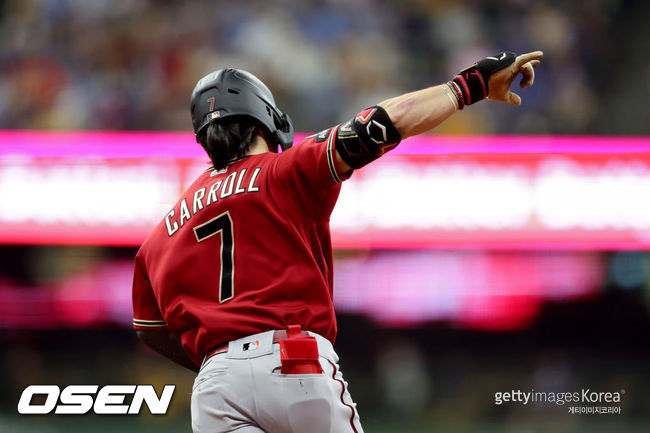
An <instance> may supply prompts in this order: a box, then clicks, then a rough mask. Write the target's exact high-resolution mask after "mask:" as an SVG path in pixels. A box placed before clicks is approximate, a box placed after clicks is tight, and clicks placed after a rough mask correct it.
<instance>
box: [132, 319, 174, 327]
mask: <svg viewBox="0 0 650 433" xmlns="http://www.w3.org/2000/svg"><path fill="white" fill-rule="evenodd" d="M133 326H134V327H139V328H163V327H166V326H167V323H166V322H165V321H164V320H143V319H135V318H134V319H133Z"/></svg>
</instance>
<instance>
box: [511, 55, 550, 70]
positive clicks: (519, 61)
mask: <svg viewBox="0 0 650 433" xmlns="http://www.w3.org/2000/svg"><path fill="white" fill-rule="evenodd" d="M543 55H544V53H543V52H541V51H532V52H530V53H526V54H522V55H520V56H518V57H517V59H516V60H515V64H516V65H517V68H519V67H521V65H523V64H524V63H528V62H530V61H531V60H539V59H541V58H542V56H543Z"/></svg>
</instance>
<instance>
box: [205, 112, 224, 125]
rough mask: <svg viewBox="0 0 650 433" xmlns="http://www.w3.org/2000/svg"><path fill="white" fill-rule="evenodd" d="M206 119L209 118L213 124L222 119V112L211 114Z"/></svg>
mask: <svg viewBox="0 0 650 433" xmlns="http://www.w3.org/2000/svg"><path fill="white" fill-rule="evenodd" d="M206 117H207V118H208V122H212V121H213V120H214V119H218V118H219V117H221V112H220V111H215V112H213V113H209V114H208V115H207V116H206Z"/></svg>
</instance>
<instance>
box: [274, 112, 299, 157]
mask: <svg viewBox="0 0 650 433" xmlns="http://www.w3.org/2000/svg"><path fill="white" fill-rule="evenodd" d="M278 122H279V125H278V128H277V129H276V130H275V132H274V133H273V139H274V141H275V142H276V144H279V145H280V148H282V150H283V151H284V150H287V149H289V148H290V147H291V146H292V145H293V133H294V130H293V122H292V121H291V118H290V117H289V115H288V114H286V113H280V117H279V118H278Z"/></svg>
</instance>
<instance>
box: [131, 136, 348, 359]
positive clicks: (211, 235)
mask: <svg viewBox="0 0 650 433" xmlns="http://www.w3.org/2000/svg"><path fill="white" fill-rule="evenodd" d="M316 144H317V143H315V142H314V140H307V142H304V143H303V144H300V145H298V146H296V147H294V148H292V149H290V150H288V151H286V152H283V153H281V154H275V153H270V152H267V153H263V154H258V155H250V156H248V157H245V158H242V159H241V160H238V161H236V162H234V163H231V164H230V165H229V166H228V167H227V168H226V169H224V170H220V171H215V170H208V171H206V172H204V173H202V174H201V175H200V176H199V177H198V178H197V179H196V181H195V182H194V183H193V184H192V185H191V186H190V188H188V190H187V191H186V192H185V193H184V194H183V196H182V197H181V198H180V200H179V201H178V202H177V203H176V204H175V206H174V207H173V208H172V209H171V210H170V211H169V212H168V213H167V215H166V216H165V218H164V219H163V221H161V223H160V224H159V225H158V226H157V227H156V229H155V230H154V231H153V232H152V234H151V235H150V236H149V237H148V238H147V240H146V241H145V242H144V243H143V245H142V248H141V249H140V251H139V252H138V257H137V259H136V261H137V262H138V265H139V266H140V267H142V268H143V269H142V271H143V272H144V274H145V275H146V276H147V277H148V280H149V283H150V285H151V288H152V289H153V292H154V293H155V297H156V300H157V302H158V306H159V309H160V313H161V314H162V318H163V320H164V321H165V323H166V325H167V327H168V328H169V329H170V330H171V331H172V332H174V333H176V334H177V335H179V336H180V337H181V340H182V341H183V344H184V346H185V348H186V349H189V352H190V353H192V354H193V355H194V356H195V361H196V360H199V358H200V357H201V356H202V355H203V354H205V353H206V352H207V351H209V350H211V349H213V348H214V347H215V346H217V345H219V344H222V343H224V342H226V341H230V340H233V339H236V338H239V337H242V336H245V335H250V334H254V333H257V332H262V331H266V330H269V329H281V328H284V327H286V325H287V324H291V323H301V324H303V326H304V327H305V328H307V329H310V330H313V331H314V332H317V333H319V334H321V335H323V336H325V337H327V338H329V339H331V340H333V339H334V336H335V333H336V323H335V319H334V310H333V306H332V273H331V267H332V257H331V245H330V240H329V228H328V220H329V215H330V213H331V211H332V208H333V206H334V203H335V201H336V198H337V196H338V192H339V185H338V184H337V183H335V182H333V181H332V180H331V178H329V175H327V173H325V174H323V173H320V171H321V170H322V165H323V161H322V158H323V157H326V156H327V155H325V152H324V151H323V149H324V148H323V146H322V145H316ZM325 167H327V166H325ZM325 175H327V177H325ZM199 361H200V360H199Z"/></svg>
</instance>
